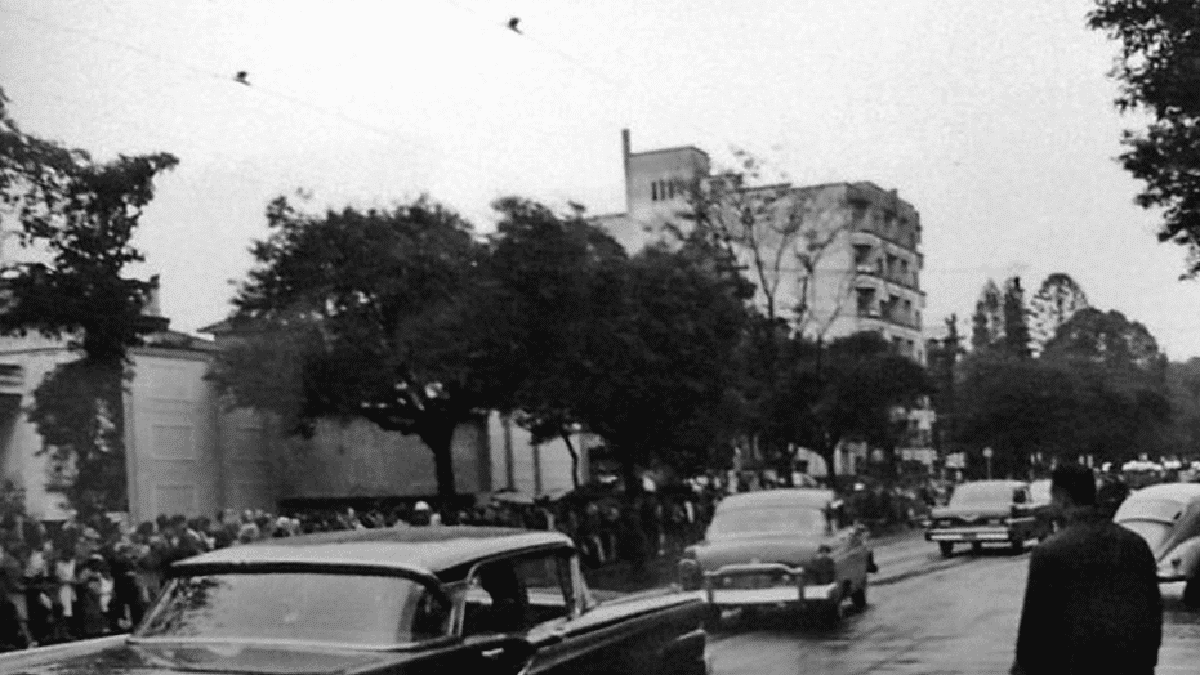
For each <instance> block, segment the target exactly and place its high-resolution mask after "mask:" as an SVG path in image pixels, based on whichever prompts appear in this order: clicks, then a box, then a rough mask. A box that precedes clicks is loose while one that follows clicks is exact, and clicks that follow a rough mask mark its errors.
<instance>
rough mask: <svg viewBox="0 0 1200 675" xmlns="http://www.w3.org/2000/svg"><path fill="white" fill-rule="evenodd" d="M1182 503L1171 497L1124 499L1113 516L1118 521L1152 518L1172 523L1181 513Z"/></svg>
mask: <svg viewBox="0 0 1200 675" xmlns="http://www.w3.org/2000/svg"><path fill="white" fill-rule="evenodd" d="M1183 507H1184V504H1183V503H1182V502H1178V501H1175V500H1173V499H1137V498H1131V499H1126V500H1125V502H1124V503H1123V504H1121V508H1119V509H1117V515H1116V516H1115V517H1114V520H1116V521H1117V522H1118V523H1119V522H1122V521H1126V520H1152V521H1156V522H1165V523H1173V522H1175V520H1176V519H1178V518H1179V517H1180V516H1181V515H1183Z"/></svg>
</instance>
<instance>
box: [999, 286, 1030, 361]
mask: <svg viewBox="0 0 1200 675" xmlns="http://www.w3.org/2000/svg"><path fill="white" fill-rule="evenodd" d="M1025 314H1026V310H1025V291H1024V289H1022V288H1021V277H1010V278H1009V279H1008V281H1006V282H1004V349H1005V350H1007V351H1008V353H1010V354H1012V355H1013V356H1017V357H1020V358H1027V357H1028V356H1029V325H1028V323H1027V322H1026V316H1025Z"/></svg>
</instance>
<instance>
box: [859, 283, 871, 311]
mask: <svg viewBox="0 0 1200 675" xmlns="http://www.w3.org/2000/svg"><path fill="white" fill-rule="evenodd" d="M874 311H875V289H873V288H860V289H858V315H859V316H871V314H873V313H874Z"/></svg>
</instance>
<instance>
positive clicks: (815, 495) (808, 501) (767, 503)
mask: <svg viewBox="0 0 1200 675" xmlns="http://www.w3.org/2000/svg"><path fill="white" fill-rule="evenodd" d="M836 499H837V497H836V496H835V495H834V493H833V491H832V490H821V489H817V488H785V489H782V490H761V491H758V492H740V493H737V494H732V495H729V496H728V497H726V498H725V499H723V500H721V508H723V509H731V508H736V509H750V508H771V507H779V506H811V507H817V508H824V507H825V505H826V504H828V503H829V502H832V501H835V500H836Z"/></svg>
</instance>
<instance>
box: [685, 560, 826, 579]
mask: <svg viewBox="0 0 1200 675" xmlns="http://www.w3.org/2000/svg"><path fill="white" fill-rule="evenodd" d="M779 571H783V572H787V573H788V574H804V568H803V567H791V566H789V565H785V564H784V563H736V564H733V565H724V566H722V567H718V568H717V569H715V570H713V571H707V570H706V571H705V572H704V578H706V579H711V578H713V577H719V576H724V575H726V574H743V573H756V572H779Z"/></svg>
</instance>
